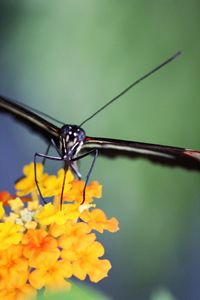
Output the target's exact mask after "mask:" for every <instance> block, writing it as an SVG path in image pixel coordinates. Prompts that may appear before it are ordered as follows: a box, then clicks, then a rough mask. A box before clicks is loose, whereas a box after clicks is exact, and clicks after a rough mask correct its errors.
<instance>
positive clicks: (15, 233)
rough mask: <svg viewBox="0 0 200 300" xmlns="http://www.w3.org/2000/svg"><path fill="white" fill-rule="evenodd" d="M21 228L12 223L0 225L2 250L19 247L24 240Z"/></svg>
mask: <svg viewBox="0 0 200 300" xmlns="http://www.w3.org/2000/svg"><path fill="white" fill-rule="evenodd" d="M20 229H21V226H20V225H17V224H13V223H11V222H6V223H0V250H6V249H8V248H9V247H10V246H11V245H17V244H19V242H20V241H21V239H22V233H21V232H20Z"/></svg>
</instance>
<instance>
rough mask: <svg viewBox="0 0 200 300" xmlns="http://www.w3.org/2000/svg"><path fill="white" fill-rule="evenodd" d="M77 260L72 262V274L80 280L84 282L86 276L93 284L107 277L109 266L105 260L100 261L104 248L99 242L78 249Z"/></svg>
mask: <svg viewBox="0 0 200 300" xmlns="http://www.w3.org/2000/svg"><path fill="white" fill-rule="evenodd" d="M77 252H78V254H79V259H77V260H76V261H74V262H73V264H72V267H73V274H74V276H76V277H77V278H79V279H80V280H84V279H85V277H86V275H88V276H89V277H90V280H91V281H93V282H98V281H100V280H101V279H102V278H104V277H106V276H107V273H108V271H109V270H110V268H111V264H110V262H109V261H108V260H107V259H103V260H100V259H99V258H98V257H101V256H103V254H104V248H103V246H102V245H101V244H100V243H99V242H96V241H95V242H93V243H91V244H89V245H88V246H87V245H85V248H82V249H78V251H77Z"/></svg>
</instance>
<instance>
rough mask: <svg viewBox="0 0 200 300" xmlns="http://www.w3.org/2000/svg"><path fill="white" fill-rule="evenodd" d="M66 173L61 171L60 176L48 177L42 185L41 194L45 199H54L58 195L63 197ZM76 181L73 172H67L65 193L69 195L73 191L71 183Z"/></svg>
mask: <svg viewBox="0 0 200 300" xmlns="http://www.w3.org/2000/svg"><path fill="white" fill-rule="evenodd" d="M64 174H65V171H64V169H60V170H59V171H58V175H57V176H54V175H51V176H48V178H46V180H45V181H44V182H43V185H41V192H42V195H43V197H53V196H57V195H59V196H60V195H61V191H62V186H63V179H64ZM73 180H74V176H73V174H72V172H71V171H69V170H68V171H67V173H66V178H65V186H64V193H67V192H68V191H69V190H70V189H71V186H72V185H71V182H72V181H73Z"/></svg>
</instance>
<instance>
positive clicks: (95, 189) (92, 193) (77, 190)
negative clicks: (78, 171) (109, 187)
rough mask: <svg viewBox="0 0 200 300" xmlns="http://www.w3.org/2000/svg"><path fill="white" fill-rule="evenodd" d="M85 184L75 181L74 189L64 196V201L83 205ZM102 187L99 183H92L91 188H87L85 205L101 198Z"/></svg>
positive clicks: (73, 183)
mask: <svg viewBox="0 0 200 300" xmlns="http://www.w3.org/2000/svg"><path fill="white" fill-rule="evenodd" d="M84 186H85V182H84V181H82V180H74V181H73V182H72V188H71V190H70V191H69V192H67V193H66V194H64V200H66V201H74V200H75V201H77V202H78V203H82V201H83V189H84ZM101 195H102V186H101V185H100V184H99V183H98V182H97V181H92V182H91V183H90V185H89V186H87V187H86V193H85V203H90V202H92V201H93V198H94V197H95V198H101Z"/></svg>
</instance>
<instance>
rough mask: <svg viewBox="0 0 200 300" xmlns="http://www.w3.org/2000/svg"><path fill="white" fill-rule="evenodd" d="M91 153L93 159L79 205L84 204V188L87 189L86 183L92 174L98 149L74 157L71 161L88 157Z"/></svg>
mask: <svg viewBox="0 0 200 300" xmlns="http://www.w3.org/2000/svg"><path fill="white" fill-rule="evenodd" d="M92 153H94V157H93V160H92V163H91V166H90V168H89V170H88V173H87V175H86V180H85V185H84V188H83V200H82V202H81V204H83V203H84V202H85V194H86V187H87V184H88V181H89V178H90V174H91V172H92V170H93V168H94V164H95V161H96V159H97V157H98V154H99V151H98V149H92V150H91V151H89V152H87V153H84V154H83V155H80V156H78V157H76V158H74V159H73V161H76V160H79V159H81V158H84V157H86V156H88V155H90V154H92Z"/></svg>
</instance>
